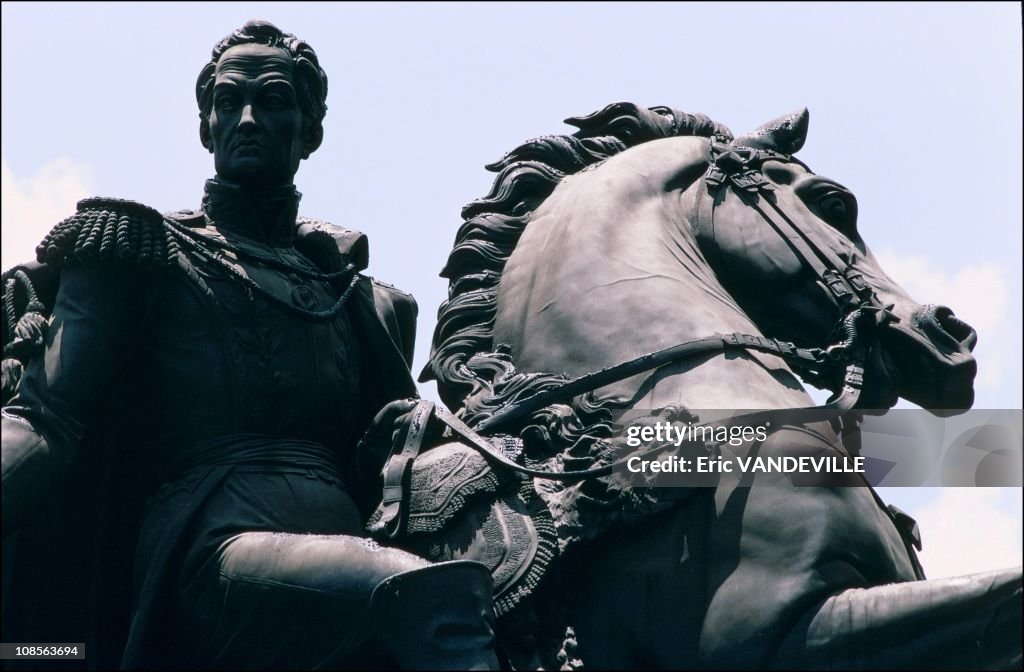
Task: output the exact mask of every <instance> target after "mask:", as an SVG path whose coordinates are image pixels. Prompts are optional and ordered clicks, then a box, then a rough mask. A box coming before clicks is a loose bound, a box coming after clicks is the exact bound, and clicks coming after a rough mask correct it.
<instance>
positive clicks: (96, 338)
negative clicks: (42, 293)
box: [2, 264, 141, 535]
mask: <svg viewBox="0 0 1024 672" xmlns="http://www.w3.org/2000/svg"><path fill="white" fill-rule="evenodd" d="M140 292H141V288H140V283H139V278H138V273H137V271H135V270H133V269H127V268H121V267H117V266H115V265H112V264H108V265H103V266H89V267H75V268H66V269H64V270H62V271H61V278H60V288H59V289H58V291H57V296H56V300H55V304H54V308H53V314H52V318H51V320H50V326H49V329H48V331H47V334H46V342H45V350H44V351H43V352H42V353H41V354H39V355H37V356H35V357H34V358H33V359H32V360H31V361H30V362H29V363H28V365H27V366H26V369H25V373H24V375H23V377H22V379H21V383H20V385H19V387H18V393H17V395H16V396H15V397H14V398H13V399H11V401H10V402H9V403H8V404H7V405H6V406H4V408H3V417H2V423H3V427H2V431H3V441H2V453H3V460H2V467H3V476H2V477H3V488H2V498H3V499H2V504H3V531H4V534H5V535H6V534H7V533H8V532H10V531H12V530H14V529H16V528H17V527H20V526H22V525H26V524H29V523H30V522H31V520H32V518H33V514H34V513H35V512H36V511H37V510H38V509H39V508H40V504H41V502H43V501H45V499H46V498H47V497H48V496H50V495H51V494H52V493H53V492H54V488H55V485H56V484H58V483H59V482H60V480H61V479H62V478H66V477H70V476H71V475H72V473H71V472H72V471H73V469H74V467H75V463H76V459H77V457H78V456H77V453H78V447H79V444H80V443H81V440H82V437H83V435H84V433H85V431H86V429H87V428H88V427H89V425H90V424H91V420H92V418H94V417H95V415H96V413H97V412H98V410H99V409H100V408H101V407H102V405H103V402H104V400H105V399H107V398H109V395H110V394H111V393H112V391H111V384H112V382H113V380H114V377H115V375H116V374H117V373H118V372H119V370H120V368H121V367H122V366H123V364H124V360H125V357H126V355H127V353H128V351H129V349H130V347H131V345H132V340H133V339H132V333H131V332H132V331H133V329H132V326H133V325H136V324H139V323H140V320H139V316H140V307H141V302H140Z"/></svg>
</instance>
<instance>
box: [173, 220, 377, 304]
mask: <svg viewBox="0 0 1024 672" xmlns="http://www.w3.org/2000/svg"><path fill="white" fill-rule="evenodd" d="M164 221H165V222H166V223H167V224H168V229H167V230H168V232H169V233H170V235H171V236H172V237H173V238H175V239H177V240H178V241H179V242H180V243H181V245H182V247H183V248H185V249H188V250H189V251H191V252H193V253H195V254H197V255H199V256H201V257H203V258H205V259H208V260H210V261H212V262H213V263H215V264H217V265H218V266H220V267H221V268H222V269H223V270H224V271H226V272H227V273H228V275H229V276H230V277H231V278H232V279H233V280H235V281H236V282H238V283H239V284H241V285H242V288H243V289H244V290H245V292H246V295H247V296H248V297H249V298H250V299H252V298H253V297H254V296H255V295H256V294H259V295H260V296H262V297H263V298H265V299H266V300H267V301H269V302H270V303H272V304H274V305H275V306H277V307H279V308H281V309H283V310H285V311H287V312H289V313H291V314H293V315H296V316H298V317H300V318H302V319H306V320H311V321H323V320H330V319H332V318H334V317H335V316H336V315H337V314H338V313H339V312H341V309H342V308H344V307H345V304H346V303H347V302H348V300H349V298H350V297H351V296H352V293H353V291H355V288H356V284H357V283H358V282H359V279H360V278H364V277H366V276H363V275H360V274H359V273H357V272H356V265H355V264H351V263H350V264H348V265H347V266H345V268H344V269H342V270H340V271H336V272H334V273H317V272H314V271H307V270H305V269H302V268H297V267H294V266H291V265H289V264H286V263H284V262H282V261H277V260H275V259H267V258H264V257H262V256H259V255H255V254H251V253H247V252H242V251H241V250H239V249H237V248H235V247H233V246H231V245H229V244H227V243H223V242H221V241H216V244H215V245H210V246H208V245H207V243H210V242H213V241H210V240H209V239H205V238H204V239H201V240H200V239H198V238H196V237H194V236H193V235H191V232H189V233H186V232H185V231H184V230H183V229H185V227H182V226H181V225H180V224H178V223H177V222H172V221H170V220H167V219H165V220H164ZM211 247H216V248H217V249H210V248H211ZM223 250H227V251H230V252H233V253H234V254H236V255H238V256H240V257H243V258H247V259H252V260H254V261H258V262H260V263H265V264H266V265H267V266H271V267H273V268H276V269H278V270H283V271H286V272H294V273H296V274H297V275H302V276H304V277H306V278H311V279H316V280H335V279H337V278H340V277H343V276H345V275H348V274H351V277H352V279H351V280H350V281H349V283H348V287H346V288H345V290H344V291H343V292H342V294H341V296H340V297H338V300H337V301H335V303H334V305H333V306H331V307H330V308H328V309H327V310H308V309H306V308H302V307H300V306H295V305H292V304H291V303H289V302H287V301H285V300H284V299H281V298H280V297H278V296H275V295H274V294H272V293H271V292H270V291H268V290H266V289H264V288H263V287H262V286H261V285H260V284H259V283H257V282H256V281H255V280H253V279H252V278H250V277H249V276H247V275H245V274H244V273H242V272H241V271H240V270H239V269H238V267H237V266H236V265H234V264H232V263H231V262H230V261H229V260H228V259H227V258H225V256H224V253H223Z"/></svg>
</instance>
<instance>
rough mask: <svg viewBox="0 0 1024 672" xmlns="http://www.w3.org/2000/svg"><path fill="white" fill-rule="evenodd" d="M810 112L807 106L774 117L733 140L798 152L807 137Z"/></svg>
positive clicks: (746, 144) (738, 144) (734, 143)
mask: <svg viewBox="0 0 1024 672" xmlns="http://www.w3.org/2000/svg"><path fill="white" fill-rule="evenodd" d="M809 119H810V113H809V112H808V111H807V108H806V107H805V108H803V109H801V110H798V111H796V112H792V113H790V114H787V115H784V116H781V117H779V118H778V119H772V120H771V121H769V122H768V123H767V124H764V125H762V126H761V127H760V128H758V129H757V130H756V131H751V132H750V133H744V134H743V135H741V136H739V137H738V138H736V139H735V140H733V141H732V144H733V145H736V146H741V147H753V148H755V149H770V150H772V151H775V152H780V153H782V154H796V153H797V152H799V151H800V148H801V147H803V146H804V140H806V139H807V122H808V120H809Z"/></svg>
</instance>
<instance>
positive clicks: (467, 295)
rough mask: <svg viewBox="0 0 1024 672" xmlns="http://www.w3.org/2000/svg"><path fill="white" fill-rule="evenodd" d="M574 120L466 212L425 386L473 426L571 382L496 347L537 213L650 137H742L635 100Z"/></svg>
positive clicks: (506, 163) (519, 154) (447, 273)
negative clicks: (513, 261)
mask: <svg viewBox="0 0 1024 672" xmlns="http://www.w3.org/2000/svg"><path fill="white" fill-rule="evenodd" d="M566 123H568V124H571V125H573V126H575V127H577V128H578V129H579V130H578V131H576V132H575V133H573V134H572V135H548V136H544V137H541V138H536V139H533V140H528V141H527V142H525V143H523V144H522V145H520V146H519V147H517V148H515V149H514V150H512V151H511V152H509V153H508V154H506V155H505V157H504V158H502V159H501V160H500V161H498V162H496V163H493V164H491V165H489V166H487V169H488V170H490V171H492V172H496V173H498V176H497V177H496V178H495V180H494V184H493V186H492V187H491V190H490V192H489V193H488V194H487V195H486V196H484V197H483V198H481V199H478V200H475V201H473V202H472V203H470V204H469V205H467V206H466V207H465V208H463V210H462V218H463V219H464V220H465V221H464V223H463V224H462V226H461V227H460V228H459V231H458V234H457V235H456V239H455V246H454V248H453V249H452V252H451V254H450V255H449V256H448V263H447V264H446V265H445V267H444V269H443V270H442V271H441V276H442V277H445V278H448V280H449V285H448V300H447V301H445V302H444V303H442V304H441V307H440V308H439V309H438V313H437V327H436V328H435V330H434V340H433V348H432V350H431V353H430V360H429V362H428V363H427V366H426V367H424V370H423V372H422V373H421V375H420V381H421V382H425V381H427V380H431V379H435V380H437V386H438V391H439V392H440V395H441V398H442V399H443V400H444V402H445V403H446V404H447V405H448V406H449V407H450V408H452V409H453V410H459V409H461V412H462V414H463V416H464V419H465V420H467V421H469V422H476V421H478V420H481V419H482V418H483V417H486V416H487V415H490V414H491V413H493V412H494V411H495V410H497V409H498V408H500V407H501V406H502V405H503V404H505V403H510V402H514V401H515V400H516V399H520V398H523V397H525V396H529V395H532V394H534V393H536V392H539V391H542V390H544V389H547V388H550V387H552V386H554V385H557V384H558V383H559V382H561V381H563V380H564V378H562V377H561V376H556V375H552V374H550V373H544V372H535V373H521V372H517V371H516V370H515V367H514V366H513V364H512V361H511V357H510V356H509V353H510V350H509V348H508V347H507V346H505V345H503V344H496V343H494V341H493V337H494V320H495V315H496V313H497V293H498V284H499V282H500V280H501V275H502V272H503V270H504V268H505V264H506V262H507V261H508V259H509V257H510V256H511V254H512V252H513V250H515V247H516V243H517V242H518V241H519V237H520V236H521V235H522V233H523V231H524V230H525V229H526V226H527V224H528V223H529V220H530V215H531V213H532V212H533V211H534V210H535V209H536V208H537V207H538V206H540V204H541V203H543V201H544V199H546V198H547V197H548V196H549V195H550V194H551V192H552V191H554V189H555V187H557V186H558V184H559V182H561V180H562V179H563V178H565V177H566V176H567V175H573V174H575V173H579V172H581V171H583V170H586V169H588V168H591V167H593V166H596V165H598V164H600V163H601V162H603V161H604V160H605V159H607V158H609V157H611V156H614V155H616V154H619V153H620V152H623V151H625V150H627V149H629V148H630V147H635V146H637V145H640V144H642V143H645V142H649V141H651V140H657V139H659V138H668V137H673V136H700V137H712V136H720V137H723V138H725V139H728V140H731V139H732V137H733V136H732V132H731V131H729V129H728V128H726V127H725V126H723V125H721V124H718V123H716V122H714V121H712V120H711V119H710V118H708V117H707V116H705V115H703V114H687V113H685V112H680V111H679V110H675V109H672V108H669V107H664V106H659V107H651V108H646V109H645V108H641V107H638V106H637V105H635V104H633V103H612V104H611V105H608V106H607V107H605V108H604V109H602V110H599V111H597V112H595V113H593V114H590V115H588V116H585V117H573V118H570V119H566ZM584 405H585V402H584ZM565 410H567V409H565ZM577 410H580V411H585V410H586V409H585V408H579V409H577ZM563 412H564V411H563ZM551 420H555V418H551ZM563 421H564V418H563ZM543 424H549V423H543ZM555 424H556V425H559V426H562V425H565V424H566V423H564V422H556V423H555ZM569 424H575V423H569ZM549 426H550V424H549ZM564 430H565V427H562V430H561V431H564ZM561 431H559V432H558V433H561ZM566 438H568V437H566Z"/></svg>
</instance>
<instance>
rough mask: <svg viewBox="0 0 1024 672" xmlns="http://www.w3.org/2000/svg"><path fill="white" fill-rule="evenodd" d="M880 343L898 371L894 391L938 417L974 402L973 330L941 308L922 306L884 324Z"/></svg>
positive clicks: (955, 413)
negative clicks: (885, 326)
mask: <svg viewBox="0 0 1024 672" xmlns="http://www.w3.org/2000/svg"><path fill="white" fill-rule="evenodd" d="M881 340H882V345H883V347H884V348H885V349H886V351H887V353H888V354H889V357H890V358H891V360H892V361H893V363H894V364H895V365H896V367H897V369H898V371H899V381H900V385H899V388H900V389H899V395H900V396H901V397H903V398H904V399H906V400H907V401H910V402H912V403H915V404H917V405H919V406H921V407H923V408H926V409H928V410H929V411H931V412H932V413H934V414H936V415H940V416H948V415H958V414H960V413H963V412H965V411H966V410H968V409H969V408H970V407H971V405H973V404H974V377H975V375H976V374H977V372H978V363H977V361H976V360H975V359H974V356H973V355H972V354H971V350H973V349H974V346H975V345H976V344H977V342H978V336H977V333H976V332H975V331H974V329H973V328H971V326H970V325H969V324H967V323H966V322H964V321H962V320H960V319H958V318H957V317H956V316H955V315H953V311H951V310H950V309H949V308H946V307H945V306H921V307H919V308H918V309H916V310H915V311H914V312H913V314H912V316H911V318H910V319H909V320H904V321H902V322H900V323H899V324H891V325H889V326H888V327H887V328H886V329H885V330H884V331H883V332H882V334H881Z"/></svg>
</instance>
